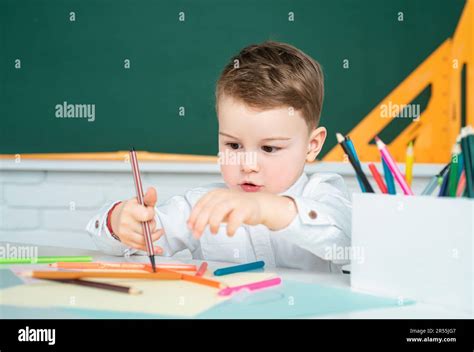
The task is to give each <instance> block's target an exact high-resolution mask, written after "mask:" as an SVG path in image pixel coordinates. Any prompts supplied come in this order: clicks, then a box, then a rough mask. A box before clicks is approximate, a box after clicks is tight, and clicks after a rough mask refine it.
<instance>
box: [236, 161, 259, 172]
mask: <svg viewBox="0 0 474 352" xmlns="http://www.w3.org/2000/svg"><path fill="white" fill-rule="evenodd" d="M240 169H241V170H242V172H245V173H249V172H258V171H260V167H259V165H258V163H257V161H256V160H254V161H249V160H247V161H245V160H243V161H242V162H241V163H240Z"/></svg>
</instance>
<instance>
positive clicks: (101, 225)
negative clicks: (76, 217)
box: [86, 202, 136, 256]
mask: <svg viewBox="0 0 474 352" xmlns="http://www.w3.org/2000/svg"><path fill="white" fill-rule="evenodd" d="M115 203H117V202H113V203H111V204H106V205H104V206H103V207H102V208H101V209H100V210H99V212H98V213H97V215H95V216H93V217H92V219H90V220H89V222H88V224H87V226H86V231H87V233H88V234H89V235H90V237H91V238H92V240H93V241H94V243H95V245H96V246H97V248H98V249H99V250H100V251H102V252H103V253H105V254H108V255H115V256H123V255H130V254H133V253H134V252H136V250H134V249H132V248H129V247H128V246H126V245H124V244H123V243H122V242H120V241H117V240H116V239H115V238H113V237H112V235H111V234H110V232H109V230H108V228H107V214H108V213H109V210H110V209H111V208H112V207H113V206H114V205H115Z"/></svg>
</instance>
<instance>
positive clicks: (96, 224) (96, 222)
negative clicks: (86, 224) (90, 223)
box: [95, 220, 99, 229]
mask: <svg viewBox="0 0 474 352" xmlns="http://www.w3.org/2000/svg"><path fill="white" fill-rule="evenodd" d="M95 228H96V229H98V228H99V220H96V221H95Z"/></svg>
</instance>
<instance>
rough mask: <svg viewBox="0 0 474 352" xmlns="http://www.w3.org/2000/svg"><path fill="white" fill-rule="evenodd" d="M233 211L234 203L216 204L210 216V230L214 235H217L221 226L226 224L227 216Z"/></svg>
mask: <svg viewBox="0 0 474 352" xmlns="http://www.w3.org/2000/svg"><path fill="white" fill-rule="evenodd" d="M231 211H232V203H231V202H229V201H224V202H220V203H218V204H216V206H215V207H214V208H213V210H212V212H211V215H210V216H209V229H210V230H211V233H212V234H214V235H215V234H217V232H218V230H219V225H220V224H221V223H222V222H224V218H225V217H226V215H227V214H228V213H229V212H231Z"/></svg>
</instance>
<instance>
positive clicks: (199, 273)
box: [194, 262, 207, 276]
mask: <svg viewBox="0 0 474 352" xmlns="http://www.w3.org/2000/svg"><path fill="white" fill-rule="evenodd" d="M206 270H207V263H206V262H202V263H201V265H200V266H199V269H198V271H197V272H196V274H194V275H195V276H203V275H204V274H205V273H206Z"/></svg>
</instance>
